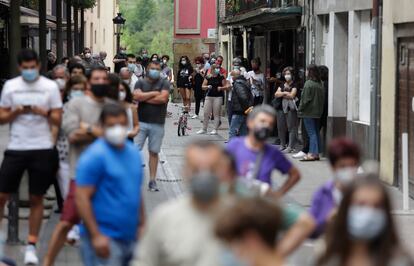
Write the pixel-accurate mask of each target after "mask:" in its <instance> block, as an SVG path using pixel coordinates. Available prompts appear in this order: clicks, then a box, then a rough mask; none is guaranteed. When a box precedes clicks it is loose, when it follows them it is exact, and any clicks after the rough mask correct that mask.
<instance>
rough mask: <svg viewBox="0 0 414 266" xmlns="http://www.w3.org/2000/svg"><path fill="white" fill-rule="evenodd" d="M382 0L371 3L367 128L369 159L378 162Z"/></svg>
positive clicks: (374, 0)
mask: <svg viewBox="0 0 414 266" xmlns="http://www.w3.org/2000/svg"><path fill="white" fill-rule="evenodd" d="M381 12H382V0H373V1H372V21H371V34H372V43H371V119H370V120H371V123H370V124H371V125H370V127H369V140H368V141H369V157H370V158H371V159H373V160H379V144H380V143H379V128H380V127H379V124H380V97H381V95H380V85H381V84H380V77H381V75H380V74H381V73H380V71H381V36H382V35H381V21H382V15H381Z"/></svg>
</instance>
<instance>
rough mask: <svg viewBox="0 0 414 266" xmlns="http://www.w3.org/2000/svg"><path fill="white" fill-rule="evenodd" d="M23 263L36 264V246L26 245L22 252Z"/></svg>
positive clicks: (37, 259)
mask: <svg viewBox="0 0 414 266" xmlns="http://www.w3.org/2000/svg"><path fill="white" fill-rule="evenodd" d="M24 264H25V265H38V264H39V258H38V257H37V254H36V247H35V246H33V245H27V246H26V250H25V252H24Z"/></svg>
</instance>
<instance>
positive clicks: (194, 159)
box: [131, 141, 224, 266]
mask: <svg viewBox="0 0 414 266" xmlns="http://www.w3.org/2000/svg"><path fill="white" fill-rule="evenodd" d="M184 157H185V164H184V167H183V179H184V181H185V184H186V187H187V188H188V191H189V193H187V194H184V195H183V196H182V197H178V198H175V199H172V200H170V201H168V202H165V203H162V204H160V205H159V206H157V208H156V209H155V210H154V212H152V214H151V216H150V218H149V220H148V223H147V228H146V231H145V233H144V235H143V237H142V240H141V242H140V244H139V245H138V246H137V249H136V252H135V257H134V259H133V261H132V263H131V266H138V265H145V266H159V265H163V266H176V265H180V266H212V265H214V266H221V265H222V264H221V263H220V261H219V253H220V250H221V245H219V243H218V241H217V239H216V238H215V236H214V232H213V230H212V229H213V225H214V217H215V214H216V211H217V208H218V207H219V206H220V204H219V203H220V202H219V196H220V194H219V181H218V178H217V176H216V175H215V174H216V173H217V171H216V170H217V169H218V168H219V167H220V166H221V164H220V163H221V161H222V158H223V157H222V149H221V147H220V146H218V145H217V144H215V143H213V142H211V141H198V142H194V143H192V144H190V145H189V146H187V148H186V149H185V156H184ZM165 221H168V223H166V222H165ZM172 232H173V233H172ZM223 266H224V265H223Z"/></svg>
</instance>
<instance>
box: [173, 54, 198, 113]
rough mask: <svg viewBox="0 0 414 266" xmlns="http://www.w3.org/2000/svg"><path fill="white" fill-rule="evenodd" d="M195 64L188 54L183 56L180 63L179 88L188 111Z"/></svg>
mask: <svg viewBox="0 0 414 266" xmlns="http://www.w3.org/2000/svg"><path fill="white" fill-rule="evenodd" d="M193 71H194V70H193V66H192V65H191V62H190V59H188V57H187V56H182V57H181V58H180V61H179V65H178V77H177V88H178V89H179V91H180V94H181V98H182V99H183V106H184V107H186V109H185V110H186V112H187V113H188V112H189V111H190V107H191V88H192V75H193Z"/></svg>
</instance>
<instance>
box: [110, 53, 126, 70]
mask: <svg viewBox="0 0 414 266" xmlns="http://www.w3.org/2000/svg"><path fill="white" fill-rule="evenodd" d="M127 60H128V58H127V51H126V48H125V47H120V48H119V52H118V53H117V54H116V55H115V57H114V59H113V60H112V62H113V63H114V66H115V69H114V71H115V73H119V71H120V70H121V68H123V67H125V65H126V64H127Z"/></svg>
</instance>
